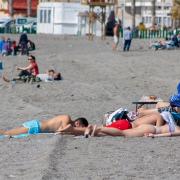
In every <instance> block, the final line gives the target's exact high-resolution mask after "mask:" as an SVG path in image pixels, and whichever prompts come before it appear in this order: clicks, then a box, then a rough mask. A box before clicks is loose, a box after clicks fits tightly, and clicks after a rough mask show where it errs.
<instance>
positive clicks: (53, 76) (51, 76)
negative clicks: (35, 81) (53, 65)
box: [37, 69, 61, 82]
mask: <svg viewBox="0 0 180 180" xmlns="http://www.w3.org/2000/svg"><path fill="white" fill-rule="evenodd" d="M37 77H38V78H40V79H41V81H45V82H49V81H53V80H55V81H58V80H61V73H60V72H56V71H55V70H53V69H50V70H48V71H47V72H46V73H45V74H38V75H37Z"/></svg>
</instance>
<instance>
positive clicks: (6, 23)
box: [0, 18, 15, 33]
mask: <svg viewBox="0 0 180 180" xmlns="http://www.w3.org/2000/svg"><path fill="white" fill-rule="evenodd" d="M14 24H15V22H14V20H13V19H9V18H3V19H0V32H1V33H10V32H11V31H12V29H11V28H12V26H14Z"/></svg>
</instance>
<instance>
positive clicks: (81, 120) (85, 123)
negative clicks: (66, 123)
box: [74, 117, 89, 127]
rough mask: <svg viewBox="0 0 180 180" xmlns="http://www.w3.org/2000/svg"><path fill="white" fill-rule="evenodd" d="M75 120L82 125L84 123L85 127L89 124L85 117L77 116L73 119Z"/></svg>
mask: <svg viewBox="0 0 180 180" xmlns="http://www.w3.org/2000/svg"><path fill="white" fill-rule="evenodd" d="M74 121H75V122H76V121H79V122H80V123H81V124H82V125H84V126H85V127H87V126H88V125H89V123H88V121H87V119H86V118H84V117H80V118H77V119H75V120H74Z"/></svg>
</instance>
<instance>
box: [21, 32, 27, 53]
mask: <svg viewBox="0 0 180 180" xmlns="http://www.w3.org/2000/svg"><path fill="white" fill-rule="evenodd" d="M27 44H28V36H27V34H26V31H24V32H23V33H22V34H21V36H20V39H19V46H20V48H21V55H24V54H28V47H27Z"/></svg>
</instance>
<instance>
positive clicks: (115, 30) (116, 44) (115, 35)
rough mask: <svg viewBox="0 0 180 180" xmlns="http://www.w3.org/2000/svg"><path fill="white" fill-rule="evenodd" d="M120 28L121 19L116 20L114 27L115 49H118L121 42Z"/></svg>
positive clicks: (113, 46)
mask: <svg viewBox="0 0 180 180" xmlns="http://www.w3.org/2000/svg"><path fill="white" fill-rule="evenodd" d="M119 29H120V21H119V20H118V21H116V23H115V25H114V28H113V38H114V42H113V45H112V49H113V50H117V46H118V44H119Z"/></svg>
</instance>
